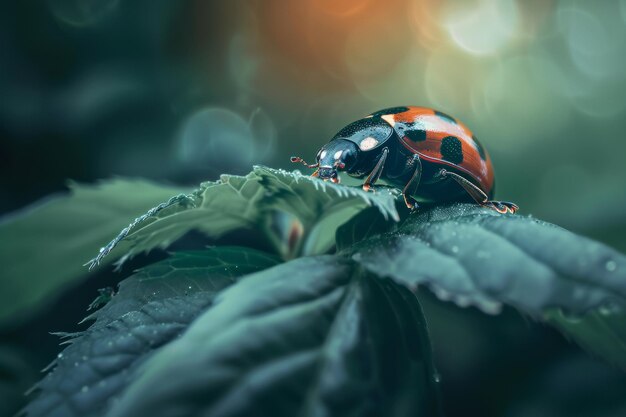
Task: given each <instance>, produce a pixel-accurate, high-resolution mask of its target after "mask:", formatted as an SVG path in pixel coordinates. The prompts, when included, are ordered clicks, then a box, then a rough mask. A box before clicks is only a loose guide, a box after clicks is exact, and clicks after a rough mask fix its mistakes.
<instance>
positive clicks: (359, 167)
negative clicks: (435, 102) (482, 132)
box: [291, 106, 518, 213]
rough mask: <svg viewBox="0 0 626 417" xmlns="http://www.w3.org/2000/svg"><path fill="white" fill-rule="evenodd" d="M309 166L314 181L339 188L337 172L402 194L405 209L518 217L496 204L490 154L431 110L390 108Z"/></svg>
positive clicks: (512, 207) (344, 132)
mask: <svg viewBox="0 0 626 417" xmlns="http://www.w3.org/2000/svg"><path fill="white" fill-rule="evenodd" d="M316 160H317V162H316V163H315V164H311V165H309V164H307V163H306V162H305V161H304V160H303V159H302V158H300V157H292V158H291V162H296V163H303V164H305V165H306V166H307V167H309V168H316V171H315V172H314V173H313V176H315V177H319V178H321V179H323V180H330V181H332V182H334V183H338V182H339V172H342V171H345V172H346V173H347V174H348V175H350V176H351V177H355V178H365V181H364V183H363V190H365V191H371V190H373V188H372V186H373V185H374V184H376V182H377V181H378V180H383V181H384V182H386V183H387V184H389V185H392V186H395V187H399V188H401V189H402V196H403V197H404V202H405V203H406V206H407V207H408V208H409V209H411V210H414V209H416V208H417V202H416V198H420V199H427V200H431V201H438V202H446V201H467V200H469V201H475V202H476V203H478V204H480V205H482V206H485V207H489V208H492V209H494V210H496V211H498V212H499V213H507V212H509V213H515V212H516V211H517V210H518V206H517V205H516V204H514V203H509V202H500V201H492V200H491V198H492V196H493V192H494V174H493V166H492V164H491V159H490V158H489V154H488V153H487V151H486V150H485V148H483V146H482V145H481V144H480V142H478V140H477V139H476V136H474V135H473V134H472V132H471V131H470V130H469V129H468V128H467V126H465V124H463V123H461V121H459V120H457V119H455V118H453V117H451V116H448V115H447V114H445V113H442V112H440V111H437V110H433V109H430V108H427V107H415V106H406V107H391V108H388V109H384V110H380V111H377V112H375V113H372V114H370V115H369V116H366V117H364V118H362V119H360V120H357V121H355V122H352V123H350V124H349V125H347V126H346V127H344V128H343V129H341V130H340V131H339V132H338V133H337V134H336V135H335V136H334V137H333V138H332V139H331V140H330V142H328V143H327V144H326V145H324V146H323V147H322V148H321V149H320V150H319V152H318V153H317V157H316Z"/></svg>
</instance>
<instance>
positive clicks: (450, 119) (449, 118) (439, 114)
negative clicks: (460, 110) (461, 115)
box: [435, 110, 456, 124]
mask: <svg viewBox="0 0 626 417" xmlns="http://www.w3.org/2000/svg"><path fill="white" fill-rule="evenodd" d="M435 116H437V117H439V118H440V119H443V120H445V121H446V122H450V123H454V124H456V119H455V118H454V117H452V116H448V115H447V114H445V113H443V112H440V111H437V110H435Z"/></svg>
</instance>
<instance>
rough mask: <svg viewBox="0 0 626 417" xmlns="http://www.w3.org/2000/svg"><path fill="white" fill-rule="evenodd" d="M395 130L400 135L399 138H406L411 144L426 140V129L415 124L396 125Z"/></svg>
mask: <svg viewBox="0 0 626 417" xmlns="http://www.w3.org/2000/svg"><path fill="white" fill-rule="evenodd" d="M395 129H396V130H397V131H398V133H400V136H401V137H407V138H409V140H411V141H413V142H423V141H425V140H426V129H424V127H423V126H422V125H421V124H420V123H415V122H401V123H396V125H395Z"/></svg>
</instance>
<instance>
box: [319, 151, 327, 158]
mask: <svg viewBox="0 0 626 417" xmlns="http://www.w3.org/2000/svg"><path fill="white" fill-rule="evenodd" d="M326 153H327V152H326V151H325V150H324V151H322V153H321V154H320V159H324V158H326Z"/></svg>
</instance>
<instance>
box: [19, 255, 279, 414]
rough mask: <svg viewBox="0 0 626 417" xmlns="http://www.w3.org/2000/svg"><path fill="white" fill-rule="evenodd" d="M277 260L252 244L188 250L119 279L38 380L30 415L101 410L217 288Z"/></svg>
mask: <svg viewBox="0 0 626 417" xmlns="http://www.w3.org/2000/svg"><path fill="white" fill-rule="evenodd" d="M276 263H277V259H276V258H274V257H272V256H270V255H267V254H264V253H262V252H258V251H254V250H251V249H247V248H229V247H223V248H215V249H210V250H204V251H194V252H181V253H176V254H174V255H172V257H170V258H168V259H166V260H164V261H161V262H158V263H156V264H153V265H151V266H148V267H146V268H144V269H142V270H140V271H139V272H137V273H136V274H134V275H133V276H131V277H130V278H127V279H126V280H124V281H122V282H121V283H120V289H119V292H118V294H117V295H115V296H114V297H113V298H112V300H111V301H110V302H109V303H108V304H106V305H105V306H104V307H103V308H102V309H100V310H98V311H96V312H95V313H94V314H92V315H91V316H90V317H89V318H88V319H93V320H95V322H94V323H93V324H92V325H91V327H90V328H89V329H88V330H87V331H85V332H83V333H81V334H71V335H65V338H66V342H69V343H70V345H69V346H68V347H67V348H66V349H65V350H64V351H63V353H61V354H59V357H58V358H57V359H56V360H55V363H54V364H53V366H54V369H53V370H52V372H50V373H49V374H48V375H47V376H46V377H45V378H44V379H43V380H42V381H41V382H40V383H39V384H38V386H37V390H40V391H41V395H39V396H38V397H37V398H36V400H35V401H33V402H31V403H30V404H29V405H28V407H27V408H26V411H27V414H28V415H33V416H45V415H77V416H88V415H102V413H103V412H104V411H105V410H106V409H107V408H108V407H109V405H110V404H111V398H114V397H115V396H118V395H119V394H120V393H121V392H123V390H124V388H125V387H126V386H127V385H128V383H129V382H131V381H132V378H133V376H132V372H134V370H135V369H136V367H137V366H138V365H139V364H140V363H141V362H143V361H145V360H146V358H147V357H149V356H150V355H152V354H153V353H154V351H155V350H156V349H158V348H159V347H161V346H163V345H164V344H166V343H168V342H170V341H172V340H173V339H175V338H176V337H178V336H179V335H180V334H181V333H182V332H183V331H184V330H185V329H186V328H187V326H188V325H189V323H190V322H191V321H192V320H193V319H195V318H196V317H197V316H198V315H199V314H200V313H201V312H202V311H203V310H204V309H206V308H207V307H208V306H210V305H211V303H212V302H213V298H214V297H215V294H216V293H217V292H219V291H220V290H222V289H224V288H226V287H227V286H229V285H231V284H232V283H234V282H236V280H237V278H238V277H240V276H241V275H244V274H247V273H250V272H253V271H258V270H261V269H264V268H267V267H270V266H273V265H275V264H276Z"/></svg>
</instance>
